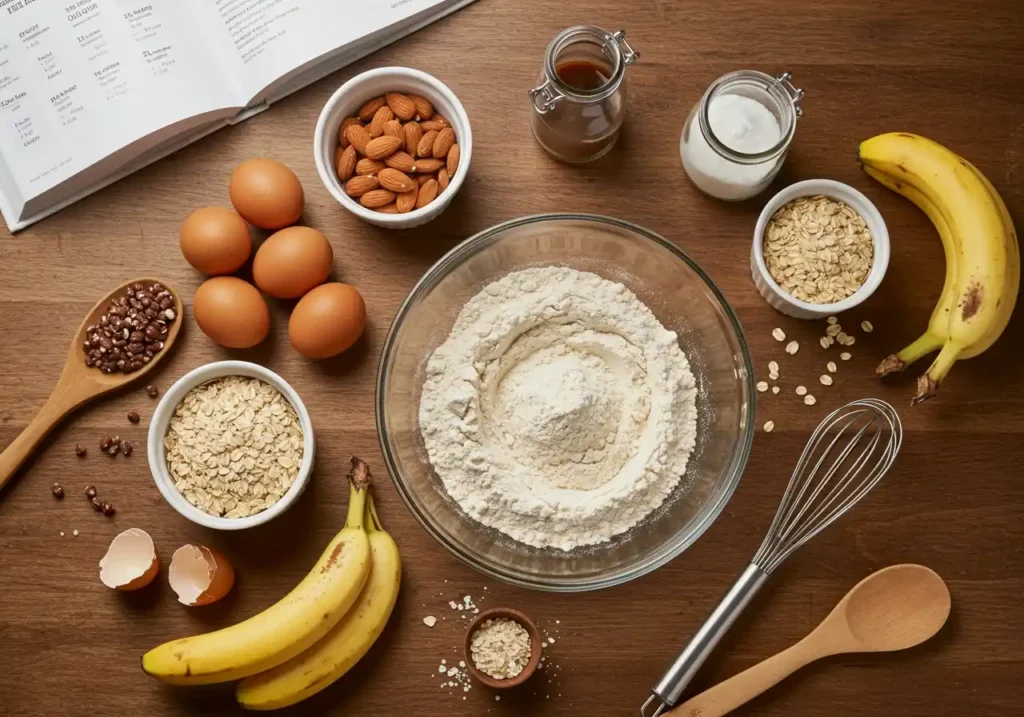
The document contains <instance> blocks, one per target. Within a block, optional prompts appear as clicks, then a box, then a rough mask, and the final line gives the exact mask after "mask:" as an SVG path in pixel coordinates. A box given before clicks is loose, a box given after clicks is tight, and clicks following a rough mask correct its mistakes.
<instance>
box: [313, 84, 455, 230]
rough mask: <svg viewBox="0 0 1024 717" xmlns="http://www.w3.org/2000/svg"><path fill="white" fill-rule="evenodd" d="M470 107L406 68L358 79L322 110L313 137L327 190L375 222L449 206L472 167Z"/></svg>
mask: <svg viewBox="0 0 1024 717" xmlns="http://www.w3.org/2000/svg"><path fill="white" fill-rule="evenodd" d="M472 151H473V135H472V132H471V131H470V128H469V118H468V117H467V116H466V110H465V109H464V108H463V106H462V103H461V102H459V100H458V98H457V97H456V96H455V94H454V93H453V92H452V91H451V90H450V89H448V87H447V86H445V84H444V83H442V82H441V81H440V80H438V79H436V78H434V77H432V76H430V75H428V74H427V73H425V72H421V71H419V70H413V69H410V68H407V67H381V68H378V69H375V70H369V71H367V72H364V73H362V74H360V75H357V76H355V77H353V78H352V79H351V80H349V81H348V82H346V83H345V84H344V85H342V86H341V87H340V88H339V89H338V91H337V92H335V93H334V94H333V95H332V96H331V98H330V99H329V100H328V101H327V104H326V105H325V106H324V109H323V112H321V113H320V119H319V121H318V122H317V125H316V132H315V134H314V139H313V152H314V155H315V159H316V167H317V171H318V172H319V173H320V179H321V180H322V181H323V183H324V186H325V187H327V191H329V192H330V193H331V195H332V196H333V197H334V198H335V199H337V200H338V202H339V203H340V204H341V205H342V206H343V207H345V208H346V209H348V210H349V211H350V212H352V213H353V214H355V215H356V216H357V217H359V218H360V219H363V220H364V221H367V222H369V223H371V224H376V225H377V226H381V227H387V228H392V229H404V228H409V227H415V226H419V225H421V224H425V223H426V222H428V221H430V220H431V219H433V218H434V217H436V216H438V215H439V214H440V213H441V212H443V211H444V209H445V207H447V206H448V204H449V202H451V200H452V197H454V196H455V193H456V192H458V191H459V187H461V186H462V181H463V179H464V178H465V176H466V173H467V171H468V170H469V160H470V155H471V154H472Z"/></svg>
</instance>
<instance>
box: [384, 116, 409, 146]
mask: <svg viewBox="0 0 1024 717" xmlns="http://www.w3.org/2000/svg"><path fill="white" fill-rule="evenodd" d="M384 134H385V135H387V136H388V137H398V139H400V140H402V141H403V142H404V141H405V131H404V130H403V129H402V123H401V122H399V121H398V120H396V119H393V120H388V121H387V122H385V123H384Z"/></svg>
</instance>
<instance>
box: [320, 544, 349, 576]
mask: <svg viewBox="0 0 1024 717" xmlns="http://www.w3.org/2000/svg"><path fill="white" fill-rule="evenodd" d="M344 549H345V544H344V543H338V544H337V545H335V546H334V550H332V551H331V557H329V558H327V562H326V563H324V566H323V567H322V568H321V569H320V572H321V573H326V572H327V571H329V570H330V569H331V568H333V567H334V565H335V564H336V563H337V562H338V556H339V555H341V553H342V551H343V550H344Z"/></svg>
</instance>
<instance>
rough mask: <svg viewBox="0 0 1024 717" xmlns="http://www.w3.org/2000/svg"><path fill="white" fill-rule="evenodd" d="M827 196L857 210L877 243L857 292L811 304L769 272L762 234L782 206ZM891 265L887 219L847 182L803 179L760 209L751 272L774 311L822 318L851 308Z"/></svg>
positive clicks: (876, 283) (859, 301)
mask: <svg viewBox="0 0 1024 717" xmlns="http://www.w3.org/2000/svg"><path fill="white" fill-rule="evenodd" d="M819 194H821V195H824V196H826V197H831V198H832V199H837V200H839V201H842V202H845V203H846V204H848V205H849V206H850V208H851V209H853V210H854V211H855V212H857V213H858V214H860V215H861V217H863V218H864V222H865V223H866V224H867V226H868V230H869V231H870V232H871V238H872V240H873V242H874V261H873V262H872V264H871V271H869V272H868V276H867V279H865V280H864V284H863V286H861V287H860V288H859V289H858V290H857V291H856V292H855V293H854V294H852V295H851V296H848V297H846V298H845V299H843V300H842V301H838V302H836V303H834V304H812V303H809V302H807V301H801V300H800V299H797V298H794V297H793V296H791V295H790V294H788V293H787V292H786V291H785V290H783V288H782V287H781V286H779V285H778V284H777V283H776V282H775V280H774V279H773V278H772V276H771V274H769V273H768V267H767V266H765V263H764V247H763V245H762V237H763V236H764V231H765V228H766V227H767V226H768V221H769V220H770V219H771V218H772V215H773V214H775V212H776V211H778V210H779V209H780V208H781V207H782V205H784V204H786V203H787V202H791V201H792V200H794V199H797V198H798V197H814V196H817V195H819ZM888 267H889V230H888V229H887V228H886V226H885V220H883V219H882V215H881V214H880V213H879V212H878V208H877V207H875V205H874V204H872V203H871V200H870V199H868V198H867V197H865V196H864V195H863V194H861V193H860V192H858V191H857V190H856V189H854V188H853V187H851V186H850V185H848V184H843V183H842V182H834V181H832V180H831V179H808V180H806V181H803V182H797V183H796V184H791V185H789V186H788V187H786V188H785V189H783V190H782V191H781V192H779V193H778V194H776V195H775V196H774V197H772V198H771V200H769V202H768V203H767V204H766V205H765V206H764V209H762V210H761V216H760V217H758V218H757V227H756V228H755V229H754V244H753V247H752V248H751V251H750V273H751V275H752V276H753V278H754V285H755V286H756V287H757V290H758V291H759V292H761V296H763V297H764V300H765V301H767V302H768V304H769V305H770V306H771V307H772V308H773V309H775V310H777V311H780V312H782V313H783V314H786V315H787V316H793V317H795V318H797V319H820V318H825V317H828V316H832V315H835V314H839V313H840V312H842V311H846V310H848V309H852V308H853V307H854V306H857V305H858V304H860V303H861V302H863V301H864V300H865V299H867V298H868V297H869V296H871V294H873V293H874V291H875V289H877V288H878V285H879V284H881V283H882V277H884V276H885V270H886V269H887V268H888Z"/></svg>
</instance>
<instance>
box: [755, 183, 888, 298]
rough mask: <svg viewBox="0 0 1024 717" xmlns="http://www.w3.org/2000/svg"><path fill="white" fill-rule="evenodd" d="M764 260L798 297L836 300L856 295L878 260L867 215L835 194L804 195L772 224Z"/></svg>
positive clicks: (767, 232) (777, 279) (781, 211)
mask: <svg viewBox="0 0 1024 717" xmlns="http://www.w3.org/2000/svg"><path fill="white" fill-rule="evenodd" d="M763 249H764V260H765V266H766V267H767V268H768V273H769V274H771V277H772V278H773V279H774V280H775V282H776V283H777V284H778V285H779V286H781V287H782V289H783V290H784V291H786V292H787V293H789V294H790V295H791V296H793V297H794V298H796V299H800V300H801V301H807V302H809V303H812V304H834V303H836V302H838V301H842V300H843V299H845V298H846V297H848V296H851V295H852V294H854V293H855V292H856V291H857V290H858V289H859V288H860V287H861V286H862V285H863V284H864V281H865V280H866V279H867V276H868V272H869V271H870V270H871V264H872V262H873V261H874V245H873V242H872V239H871V232H870V231H868V227H867V224H866V223H865V222H864V218H863V217H861V216H860V215H859V214H857V212H855V211H854V210H853V209H852V208H851V207H850V206H848V205H847V204H845V203H844V202H839V201H836V200H834V199H830V198H829V197H824V196H820V195H819V196H816V197H800V198H798V199H794V200H793V201H791V202H789V203H787V204H785V205H784V206H783V207H781V208H780V209H779V210H778V211H777V212H775V214H774V215H772V218H771V219H770V220H769V222H768V226H767V228H766V229H765V234H764V238H763Z"/></svg>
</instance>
